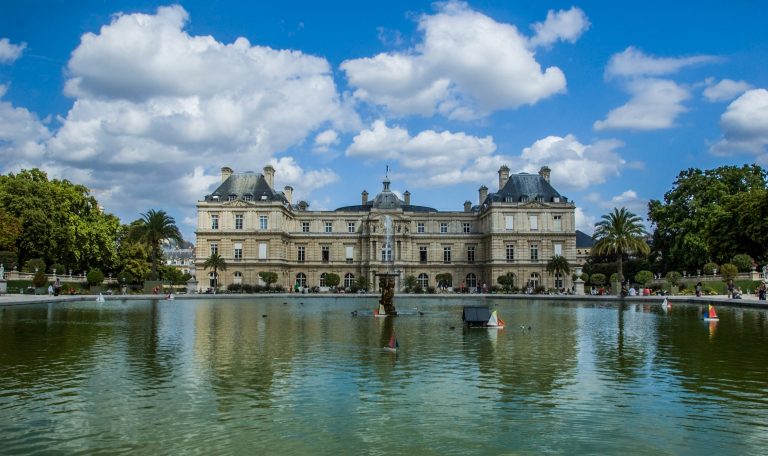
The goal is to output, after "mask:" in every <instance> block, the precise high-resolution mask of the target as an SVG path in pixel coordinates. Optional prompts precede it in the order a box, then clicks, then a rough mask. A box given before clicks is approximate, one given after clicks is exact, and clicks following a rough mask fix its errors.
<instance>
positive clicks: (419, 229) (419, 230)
mask: <svg viewBox="0 0 768 456" xmlns="http://www.w3.org/2000/svg"><path fill="white" fill-rule="evenodd" d="M416 232H417V233H423V232H424V222H419V223H417V224H416Z"/></svg>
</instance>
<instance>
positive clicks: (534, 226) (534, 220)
mask: <svg viewBox="0 0 768 456" xmlns="http://www.w3.org/2000/svg"><path fill="white" fill-rule="evenodd" d="M528 223H529V224H530V225H531V231H535V230H538V229H539V216H538V215H529V216H528Z"/></svg>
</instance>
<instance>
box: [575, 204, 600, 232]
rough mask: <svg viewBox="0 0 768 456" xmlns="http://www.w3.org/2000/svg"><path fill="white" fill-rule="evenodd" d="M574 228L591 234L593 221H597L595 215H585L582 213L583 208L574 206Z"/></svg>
mask: <svg viewBox="0 0 768 456" xmlns="http://www.w3.org/2000/svg"><path fill="white" fill-rule="evenodd" d="M575 216H576V217H575V218H576V229H577V230H579V231H581V232H583V233H586V234H588V235H590V236H592V233H594V232H595V223H597V217H595V216H593V215H587V214H586V213H584V209H582V208H580V207H577V208H576V214H575Z"/></svg>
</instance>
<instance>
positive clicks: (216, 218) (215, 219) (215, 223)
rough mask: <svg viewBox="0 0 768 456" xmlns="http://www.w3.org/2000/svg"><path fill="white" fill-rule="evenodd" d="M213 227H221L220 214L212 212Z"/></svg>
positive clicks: (215, 228)
mask: <svg viewBox="0 0 768 456" xmlns="http://www.w3.org/2000/svg"><path fill="white" fill-rule="evenodd" d="M211 229H212V230H218V229H219V216H218V215H214V214H211Z"/></svg>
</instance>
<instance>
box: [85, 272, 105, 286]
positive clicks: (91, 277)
mask: <svg viewBox="0 0 768 456" xmlns="http://www.w3.org/2000/svg"><path fill="white" fill-rule="evenodd" d="M85 280H87V281H88V285H91V286H94V285H100V284H101V283H102V282H103V281H104V273H103V272H101V270H100V269H91V270H90V271H88V274H86V276H85Z"/></svg>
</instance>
